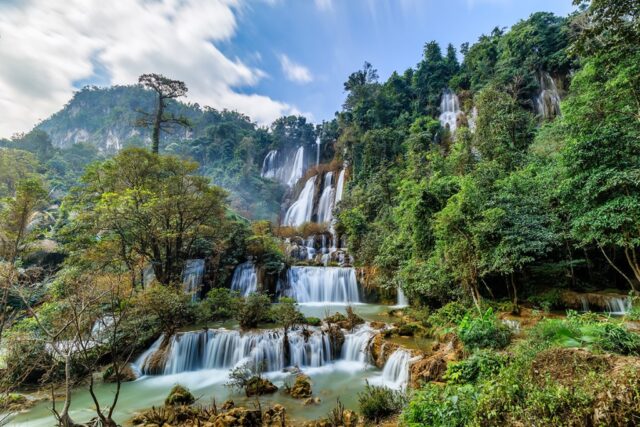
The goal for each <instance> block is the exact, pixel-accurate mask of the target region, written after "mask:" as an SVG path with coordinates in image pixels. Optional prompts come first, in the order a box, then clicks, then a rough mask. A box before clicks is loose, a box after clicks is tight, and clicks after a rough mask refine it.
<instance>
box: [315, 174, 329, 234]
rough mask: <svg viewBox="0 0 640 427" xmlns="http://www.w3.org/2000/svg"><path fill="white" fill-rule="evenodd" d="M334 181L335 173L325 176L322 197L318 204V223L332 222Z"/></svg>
mask: <svg viewBox="0 0 640 427" xmlns="http://www.w3.org/2000/svg"><path fill="white" fill-rule="evenodd" d="M332 181H333V172H327V173H325V174H324V180H323V189H322V195H321V196H320V201H319V202H318V222H319V223H324V222H328V223H330V222H331V218H332V214H333V212H332V209H333V205H332V199H333V187H332V186H331V184H332Z"/></svg>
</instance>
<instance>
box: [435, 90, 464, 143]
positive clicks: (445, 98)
mask: <svg viewBox="0 0 640 427" xmlns="http://www.w3.org/2000/svg"><path fill="white" fill-rule="evenodd" d="M458 114H460V105H459V102H458V96H457V95H456V94H455V93H454V92H452V91H450V90H449V89H447V90H445V91H444V92H443V93H442V100H441V101H440V117H439V120H440V124H441V125H442V127H443V128H447V127H448V128H449V131H450V132H451V133H452V134H453V133H455V131H456V126H457V119H458Z"/></svg>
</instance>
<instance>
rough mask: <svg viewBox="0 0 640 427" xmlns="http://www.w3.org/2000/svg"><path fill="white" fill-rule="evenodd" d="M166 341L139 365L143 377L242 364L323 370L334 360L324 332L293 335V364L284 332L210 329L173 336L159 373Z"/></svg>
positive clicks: (259, 367) (290, 337)
mask: <svg viewBox="0 0 640 427" xmlns="http://www.w3.org/2000/svg"><path fill="white" fill-rule="evenodd" d="M308 331H309V330H308ZM163 339H164V338H163V337H160V338H159V339H158V340H157V341H156V342H155V343H154V344H153V345H152V346H151V348H149V350H147V351H146V352H145V353H144V354H142V355H141V356H140V357H139V358H138V360H137V361H136V362H135V364H134V365H135V368H136V370H137V371H139V372H140V373H141V374H158V373H161V374H163V375H169V374H177V373H180V372H191V371H198V370H202V369H232V368H234V367H236V366H240V365H243V366H245V365H246V366H248V367H250V368H253V369H256V370H264V371H267V372H274V371H280V370H282V369H284V368H286V367H287V366H297V367H300V368H303V367H319V366H324V365H326V364H328V363H330V362H331V361H332V358H331V343H330V340H329V337H328V335H327V334H325V333H323V332H322V330H320V329H314V330H311V333H310V334H308V333H303V332H302V331H290V332H289V334H288V342H289V344H288V346H289V348H288V350H289V351H288V353H289V359H290V360H289V363H287V362H286V360H285V352H284V333H283V332H282V331H280V330H265V331H257V332H247V333H241V332H239V331H231V330H226V329H215V330H212V329H210V330H206V331H197V332H185V333H180V334H176V335H174V336H173V337H171V339H170V341H169V346H168V348H167V350H166V352H167V353H166V354H167V356H166V359H165V363H164V365H163V366H160V367H159V370H160V372H158V369H156V370H155V371H154V367H153V366H151V363H152V362H153V355H154V354H155V353H156V352H157V351H158V350H159V349H160V346H161V343H162V340H163Z"/></svg>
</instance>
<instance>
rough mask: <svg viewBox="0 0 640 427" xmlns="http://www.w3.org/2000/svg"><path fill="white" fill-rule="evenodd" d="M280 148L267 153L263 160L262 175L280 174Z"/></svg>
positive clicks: (273, 176)
mask: <svg viewBox="0 0 640 427" xmlns="http://www.w3.org/2000/svg"><path fill="white" fill-rule="evenodd" d="M277 158H278V150H271V151H269V152H268V153H267V155H266V156H265V158H264V160H263V161H262V172H261V173H260V176H261V177H263V178H276V177H277V174H278V165H277V163H276V161H277Z"/></svg>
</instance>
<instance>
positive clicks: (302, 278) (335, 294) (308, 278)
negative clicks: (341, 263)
mask: <svg viewBox="0 0 640 427" xmlns="http://www.w3.org/2000/svg"><path fill="white" fill-rule="evenodd" d="M284 294H286V295H287V296H289V297H291V298H293V299H295V300H296V301H297V302H298V303H300V304H304V303H311V304H313V303H316V304H319V303H325V304H326V303H334V304H353V303H359V302H362V301H361V299H360V289H359V287H358V282H357V280H356V273H355V270H354V269H353V268H349V267H302V266H294V267H291V268H290V269H289V271H287V288H286V289H285V290H284Z"/></svg>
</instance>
